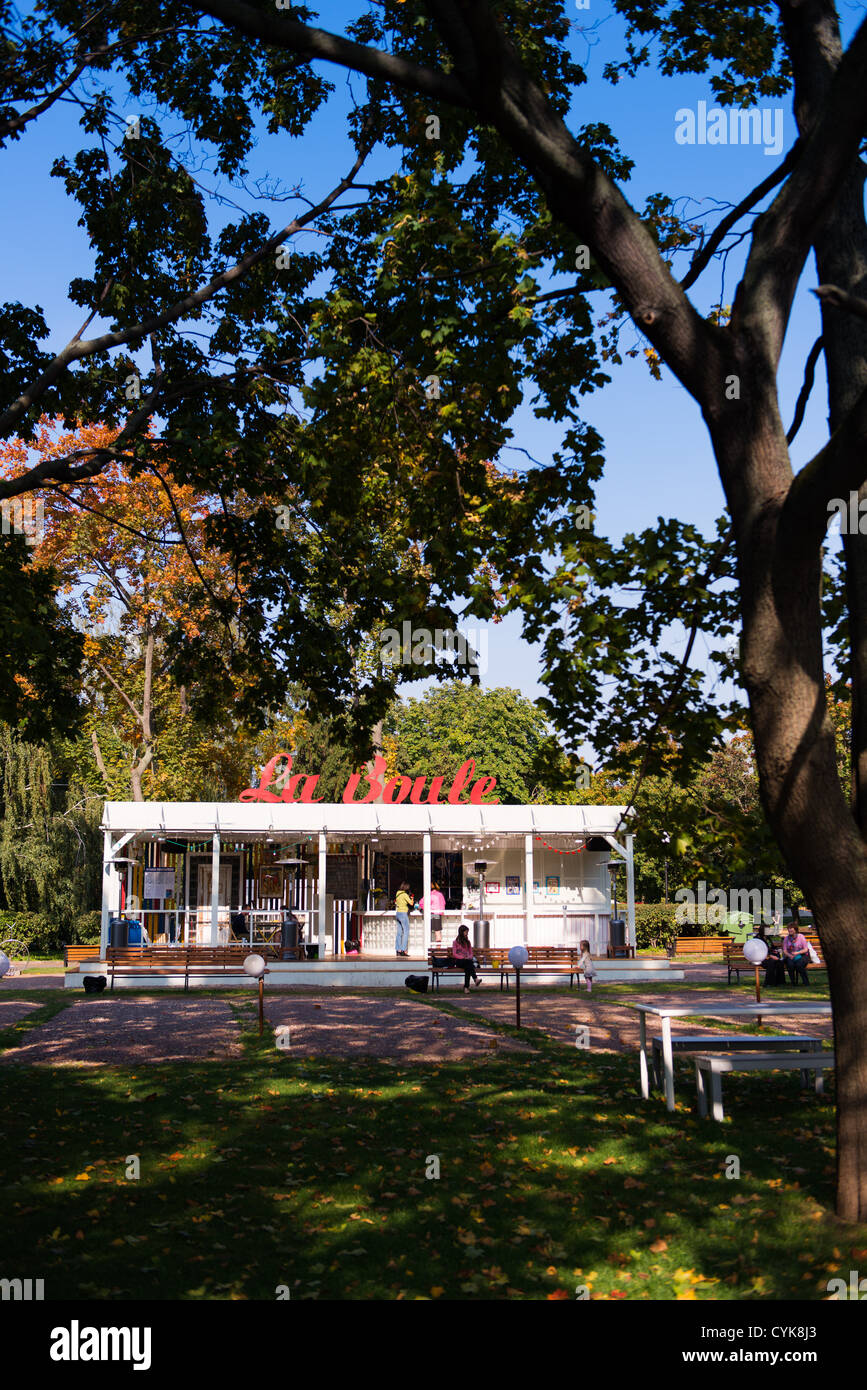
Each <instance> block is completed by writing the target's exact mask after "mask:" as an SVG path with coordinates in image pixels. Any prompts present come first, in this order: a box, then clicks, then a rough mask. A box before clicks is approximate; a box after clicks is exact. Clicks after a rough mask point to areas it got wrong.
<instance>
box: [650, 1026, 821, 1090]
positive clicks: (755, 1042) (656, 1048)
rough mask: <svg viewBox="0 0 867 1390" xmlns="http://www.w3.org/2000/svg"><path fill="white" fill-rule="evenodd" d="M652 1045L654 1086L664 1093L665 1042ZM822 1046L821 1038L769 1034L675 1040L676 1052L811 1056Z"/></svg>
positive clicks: (701, 1035) (685, 1037)
mask: <svg viewBox="0 0 867 1390" xmlns="http://www.w3.org/2000/svg"><path fill="white" fill-rule="evenodd" d="M651 1043H652V1050H653V1051H652V1062H651V1069H652V1075H653V1084H654V1085H655V1086H656V1087H657V1089H660V1088H661V1087H662V1038H659V1037H657V1038H652V1039H651ZM821 1046H822V1039H821V1038H811V1037H804V1036H800V1035H796V1034H788V1035H778V1036H776V1037H773V1036H771V1035H770V1034H768V1033H764V1034H759V1033H728V1034H725V1033H721V1034H719V1035H718V1036H717V1037H709V1036H708V1034H707V1033H704V1034H700V1035H687V1034H681V1035H680V1036H679V1037H676V1038H672V1040H671V1050H672V1052H701V1053H705V1052H762V1051H765V1052H772V1051H773V1052H777V1051H779V1052H793V1051H795V1052H797V1051H801V1052H810V1051H818V1050H819V1048H820V1047H821Z"/></svg>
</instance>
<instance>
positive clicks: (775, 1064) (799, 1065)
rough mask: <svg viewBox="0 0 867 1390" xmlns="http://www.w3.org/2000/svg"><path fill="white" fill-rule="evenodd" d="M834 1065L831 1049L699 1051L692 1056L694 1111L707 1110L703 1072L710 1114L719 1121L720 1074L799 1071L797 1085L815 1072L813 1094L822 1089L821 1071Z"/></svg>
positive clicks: (720, 1113) (720, 1114)
mask: <svg viewBox="0 0 867 1390" xmlns="http://www.w3.org/2000/svg"><path fill="white" fill-rule="evenodd" d="M833 1066H834V1053H833V1052H790V1053H781V1052H759V1053H756V1052H754V1053H751V1054H749V1055H747V1056H744V1057H727V1056H725V1055H723V1056H715V1057H714V1056H710V1055H708V1054H706V1053H705V1054H699V1055H698V1056H696V1058H695V1094H696V1101H697V1104H698V1113H699V1115H701V1116H702V1117H706V1116H707V1113H708V1105H707V1089H706V1087H705V1078H704V1073H705V1072H707V1075H708V1078H709V1080H710V1103H711V1115H712V1118H713V1119H714V1120H722V1119H723V1118H724V1115H723V1103H722V1076H723V1072H731V1071H799V1072H800V1073H801V1085H802V1086H804V1087H806V1085H807V1073H808V1072H813V1073H814V1075H815V1085H816V1094H817V1095H821V1094H822V1093H823V1091H824V1089H825V1088H824V1078H823V1076H822V1070H823V1068H825V1067H833Z"/></svg>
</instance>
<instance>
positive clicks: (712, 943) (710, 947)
mask: <svg viewBox="0 0 867 1390" xmlns="http://www.w3.org/2000/svg"><path fill="white" fill-rule="evenodd" d="M731 944H732V939H731V937H730V936H676V937H675V939H674V941H673V942H672V945H671V950H670V952H669V956H670V958H671V959H672V960H673V959H674V958H675V956H722V955H724V954H725V950H726V947H727V946H730V945H731Z"/></svg>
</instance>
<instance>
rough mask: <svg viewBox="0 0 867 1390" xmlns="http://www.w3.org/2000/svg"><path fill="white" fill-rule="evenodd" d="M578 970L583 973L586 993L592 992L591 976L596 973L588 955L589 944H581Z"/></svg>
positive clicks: (586, 942) (591, 958)
mask: <svg viewBox="0 0 867 1390" xmlns="http://www.w3.org/2000/svg"><path fill="white" fill-rule="evenodd" d="M578 968H579V970H581V971H582V972H583V975H584V979H585V981H586V984H587V993H588V994H590V993H591V992H592V990H593V976H594V974H595V973H596V972H595V970H594V967H593V957H592V956H591V954H590V942H589V941H582V942H581V955H580V957H579V959H578Z"/></svg>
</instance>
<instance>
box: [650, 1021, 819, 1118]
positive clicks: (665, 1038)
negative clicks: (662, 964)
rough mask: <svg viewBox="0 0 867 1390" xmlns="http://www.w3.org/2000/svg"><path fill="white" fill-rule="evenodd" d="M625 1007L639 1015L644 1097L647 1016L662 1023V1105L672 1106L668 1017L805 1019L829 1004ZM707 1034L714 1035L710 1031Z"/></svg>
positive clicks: (671, 1054) (671, 1051) (672, 1068)
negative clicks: (656, 1017) (656, 1016)
mask: <svg viewBox="0 0 867 1390" xmlns="http://www.w3.org/2000/svg"><path fill="white" fill-rule="evenodd" d="M625 1002H626V1004H627V1008H630V1009H635V1010H637V1012H638V1014H639V1016H640V1032H639V1039H638V1052H639V1056H638V1068H639V1074H640V1078H641V1094H642V1097H643V1099H644V1100H649V1099H650V1071H649V1069H648V1064H647V1015H648V1014H657V1015H658V1017H659V1019H660V1021H661V1023H662V1070H663V1081H664V1086H665V1108H666V1109H667V1110H673V1109H674V1049H673V1048H672V1045H671V1020H672V1019H673V1018H695V1017H696V1016H700V1017H702V1018H761V1016H762V1015H763V1014H764V1015H765V1016H767V1015H769V1014H770V1015H771V1016H772V1017H774V1018H807V1017H809V1016H810V1015H811V1014H812V1015H815V1014H826V1015H829V1014H830V1013H831V1005H830V1004H828V1003H825V1002H823V1001H821V1000H814V1001H811V1002H810V1003H803V1004H713V1003H707V1004H706V1003H704V1002H703V1001H702V1000H698V999H697V1000H696V1002H695V1003H694V1004H680V1005H677V1006H674V1007H672V1006H669V1005H666V1004H634V1003H631V1002H629V1001H625ZM710 1036H714V1037H716V1036H718V1035H717V1034H711V1035H710Z"/></svg>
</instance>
